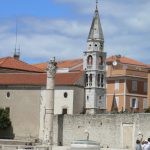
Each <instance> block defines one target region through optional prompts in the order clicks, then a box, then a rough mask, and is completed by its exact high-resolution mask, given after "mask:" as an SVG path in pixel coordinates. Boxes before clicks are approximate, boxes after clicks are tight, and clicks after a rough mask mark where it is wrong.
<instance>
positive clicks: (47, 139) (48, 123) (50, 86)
mask: <svg viewBox="0 0 150 150" xmlns="http://www.w3.org/2000/svg"><path fill="white" fill-rule="evenodd" d="M56 65H57V63H56V62H55V58H53V59H51V60H50V61H49V63H48V67H47V84H46V106H45V123H44V125H45V127H44V128H45V130H44V139H43V142H44V143H45V144H46V145H49V150H51V149H52V144H53V116H54V87H55V74H56V68H57V67H56Z"/></svg>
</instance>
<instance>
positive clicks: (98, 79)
mask: <svg viewBox="0 0 150 150" xmlns="http://www.w3.org/2000/svg"><path fill="white" fill-rule="evenodd" d="M97 86H98V87H99V86H100V74H98V76H97Z"/></svg>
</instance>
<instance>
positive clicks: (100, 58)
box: [99, 56, 103, 65]
mask: <svg viewBox="0 0 150 150" xmlns="http://www.w3.org/2000/svg"><path fill="white" fill-rule="evenodd" d="M99 65H103V57H102V56H100V57H99Z"/></svg>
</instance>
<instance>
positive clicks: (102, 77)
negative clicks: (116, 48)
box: [101, 74, 104, 87]
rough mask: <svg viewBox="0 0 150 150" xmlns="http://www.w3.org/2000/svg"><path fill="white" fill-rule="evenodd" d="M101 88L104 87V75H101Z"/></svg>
mask: <svg viewBox="0 0 150 150" xmlns="http://www.w3.org/2000/svg"><path fill="white" fill-rule="evenodd" d="M101 87H104V75H103V74H102V75H101Z"/></svg>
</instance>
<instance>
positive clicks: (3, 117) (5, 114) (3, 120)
mask: <svg viewBox="0 0 150 150" xmlns="http://www.w3.org/2000/svg"><path fill="white" fill-rule="evenodd" d="M10 126H11V121H10V118H9V109H8V108H6V109H3V108H0V129H7V128H9V127H10Z"/></svg>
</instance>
